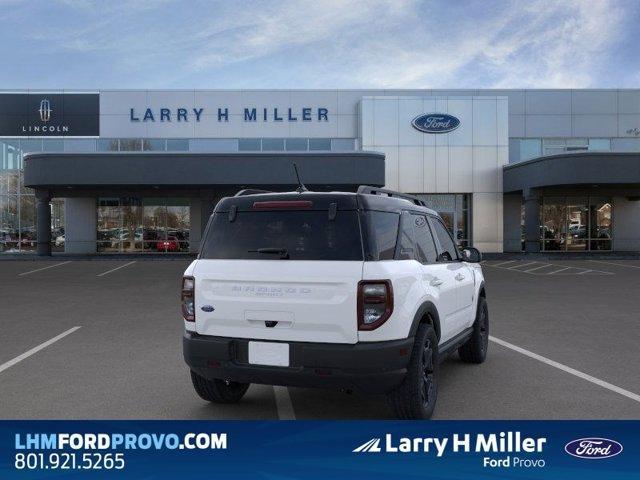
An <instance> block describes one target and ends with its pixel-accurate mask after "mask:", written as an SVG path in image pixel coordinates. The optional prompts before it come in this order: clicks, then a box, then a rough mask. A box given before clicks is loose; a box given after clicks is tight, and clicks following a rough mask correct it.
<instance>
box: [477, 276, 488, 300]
mask: <svg viewBox="0 0 640 480" xmlns="http://www.w3.org/2000/svg"><path fill="white" fill-rule="evenodd" d="M478 296H479V297H484V298H487V289H486V288H485V286H484V280H483V281H482V282H480V288H478Z"/></svg>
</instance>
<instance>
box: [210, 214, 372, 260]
mask: <svg viewBox="0 0 640 480" xmlns="http://www.w3.org/2000/svg"><path fill="white" fill-rule="evenodd" d="M282 252H286V255H283V254H282ZM285 257H287V258H288V259H290V260H362V259H363V254H362V237H361V234H360V222H359V220H358V213H357V212H355V211H338V212H337V215H336V216H335V219H333V220H329V214H328V212H327V211H320V210H313V211H310V210H300V211H255V212H253V211H249V212H245V211H239V212H237V215H236V217H235V219H234V221H232V222H231V221H229V215H228V213H226V212H219V213H216V214H214V217H213V219H212V222H211V225H210V227H209V228H208V230H207V235H206V237H205V238H204V240H203V244H202V250H201V252H200V258H202V259H234V260H279V259H281V258H285Z"/></svg>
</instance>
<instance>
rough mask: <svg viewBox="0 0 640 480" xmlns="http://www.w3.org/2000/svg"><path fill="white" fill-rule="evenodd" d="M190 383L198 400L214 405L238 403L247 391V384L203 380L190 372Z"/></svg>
mask: <svg viewBox="0 0 640 480" xmlns="http://www.w3.org/2000/svg"><path fill="white" fill-rule="evenodd" d="M191 383H193V388H194V389H195V391H196V393H197V394H198V396H199V397H200V398H202V399H203V400H207V401H208V402H214V403H238V402H239V401H240V399H242V397H244V394H245V393H247V390H248V389H249V384H248V383H238V382H227V381H225V380H218V379H213V380H209V379H207V378H204V377H202V376H200V375H198V374H197V373H195V372H194V371H193V370H191Z"/></svg>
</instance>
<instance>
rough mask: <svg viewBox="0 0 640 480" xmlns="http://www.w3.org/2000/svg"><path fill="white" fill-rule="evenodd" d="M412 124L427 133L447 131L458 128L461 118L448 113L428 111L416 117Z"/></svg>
mask: <svg viewBox="0 0 640 480" xmlns="http://www.w3.org/2000/svg"><path fill="white" fill-rule="evenodd" d="M411 125H413V128H415V129H416V130H420V131H421V132H425V133H447V132H452V131H453V130H455V129H456V128H458V127H459V126H460V120H459V119H457V118H456V117H454V116H453V115H448V114H446V113H426V114H424V115H419V116H417V117H416V118H414V119H413V121H412V122H411Z"/></svg>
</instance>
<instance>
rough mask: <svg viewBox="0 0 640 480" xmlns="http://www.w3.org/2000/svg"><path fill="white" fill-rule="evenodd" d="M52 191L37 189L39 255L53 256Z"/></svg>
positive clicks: (37, 250) (37, 249)
mask: <svg viewBox="0 0 640 480" xmlns="http://www.w3.org/2000/svg"><path fill="white" fill-rule="evenodd" d="M49 202H51V193H50V192H49V190H36V220H37V226H36V228H37V231H36V238H37V248H36V252H37V254H38V255H39V256H51V205H50V203H49Z"/></svg>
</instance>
